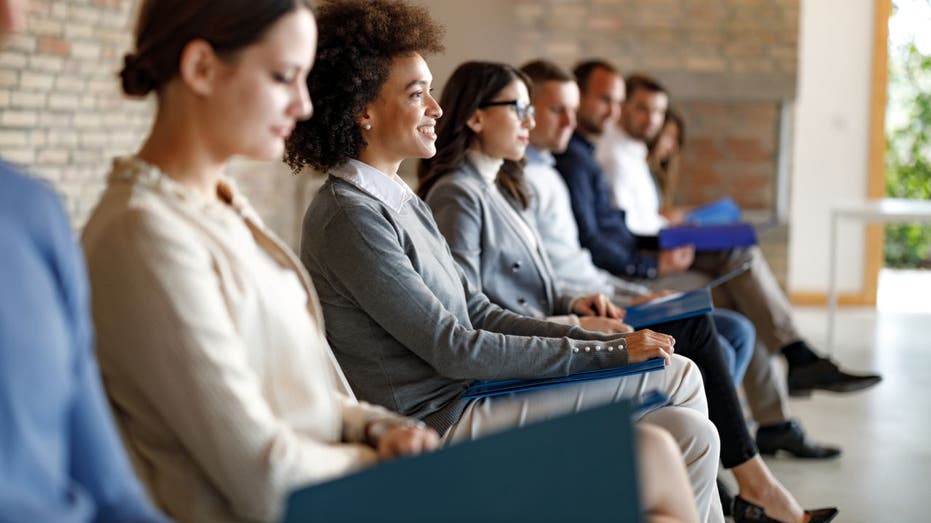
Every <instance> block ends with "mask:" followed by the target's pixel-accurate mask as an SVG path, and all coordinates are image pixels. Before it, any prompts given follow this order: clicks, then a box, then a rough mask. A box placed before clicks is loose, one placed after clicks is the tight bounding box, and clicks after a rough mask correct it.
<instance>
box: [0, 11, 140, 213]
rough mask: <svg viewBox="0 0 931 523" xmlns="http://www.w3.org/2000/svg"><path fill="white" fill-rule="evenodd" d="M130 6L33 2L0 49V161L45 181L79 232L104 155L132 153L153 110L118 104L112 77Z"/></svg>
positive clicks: (125, 42) (98, 185) (98, 184)
mask: <svg viewBox="0 0 931 523" xmlns="http://www.w3.org/2000/svg"><path fill="white" fill-rule="evenodd" d="M134 3H135V2H119V1H114V0H94V1H89V0H84V1H78V0H73V1H68V2H64V1H55V2H51V1H41V0H33V1H31V2H30V12H29V16H28V20H27V29H26V31H25V33H24V34H21V35H18V36H16V37H14V38H13V39H12V40H11V41H10V42H8V44H7V46H6V47H5V48H4V49H3V50H2V51H0V128H2V131H0V156H2V157H3V158H4V159H6V160H8V161H12V162H16V163H20V164H23V165H26V166H27V167H28V168H29V169H30V170H31V171H32V172H33V173H35V174H37V175H39V176H41V177H43V178H46V179H48V180H50V181H52V182H53V183H54V184H55V186H56V188H57V189H58V190H59V192H61V194H62V195H63V196H64V197H65V202H66V207H67V210H68V212H69V214H70V215H71V216H72V218H73V219H74V222H75V224H76V225H80V224H82V223H83V222H84V220H85V219H86V217H87V214H88V213H89V211H90V209H91V208H92V206H93V204H94V202H95V201H96V200H97V196H98V194H99V192H100V190H101V189H102V187H103V173H104V172H105V170H106V168H107V165H108V163H109V158H110V157H112V156H114V155H116V154H125V153H126V152H128V151H131V150H133V149H134V148H136V147H137V145H138V143H139V141H140V139H141V136H142V134H143V133H144V132H145V130H146V129H147V128H148V125H149V118H150V114H151V106H150V104H148V103H145V102H130V101H125V100H123V99H122V97H121V96H120V94H119V91H118V83H117V81H116V77H115V73H116V71H117V70H118V66H119V65H120V63H121V60H122V55H123V53H124V52H125V51H126V50H127V49H128V48H129V44H130V36H129V33H130V31H129V30H128V27H129V26H130V21H129V20H130V18H131V17H132V15H133V12H134Z"/></svg>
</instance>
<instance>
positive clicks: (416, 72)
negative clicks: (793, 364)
mask: <svg viewBox="0 0 931 523" xmlns="http://www.w3.org/2000/svg"><path fill="white" fill-rule="evenodd" d="M318 20H319V23H320V44H319V51H318V54H317V62H316V66H315V69H314V71H313V73H312V74H311V75H310V76H309V77H308V86H309V90H310V94H311V96H312V97H313V98H314V99H315V100H317V101H318V103H319V107H318V110H317V112H316V113H315V114H314V116H313V117H312V118H311V119H309V120H307V121H305V122H301V123H299V124H298V126H297V127H296V128H295V131H294V134H293V135H292V136H291V138H290V139H289V140H288V143H287V154H286V159H287V161H288V162H289V164H290V165H291V166H292V168H294V169H295V171H299V170H301V169H303V168H305V167H307V166H310V167H313V168H315V169H317V170H319V171H323V172H324V173H326V174H328V178H327V180H326V182H325V183H324V185H323V187H322V188H321V189H320V191H319V193H318V194H317V195H316V197H315V198H314V201H313V202H312V203H311V205H310V207H309V208H308V210H307V214H306V216H305V218H304V227H303V237H302V242H301V259H302V261H303V262H304V264H305V265H306V267H307V269H308V271H309V272H310V274H311V277H312V278H313V280H314V284H315V286H316V288H317V290H318V292H319V296H320V300H321V304H322V306H323V312H324V317H325V319H326V332H327V337H328V339H329V341H330V345H331V346H332V347H333V350H334V352H335V353H336V356H337V359H338V360H339V362H340V364H341V365H342V367H343V369H344V370H345V371H346V375H347V378H348V379H349V383H350V385H351V386H352V388H353V390H355V391H356V393H357V394H358V395H359V396H360V397H361V398H362V399H365V400H366V401H370V402H373V403H378V404H381V405H383V406H386V407H388V408H390V409H393V410H396V411H398V412H401V413H402V414H405V415H408V416H413V417H416V418H419V419H421V420H423V421H424V422H425V423H426V424H427V425H429V426H431V427H433V428H435V429H436V430H437V431H438V432H439V433H440V434H443V437H444V441H445V442H446V443H455V442H460V441H467V440H471V439H475V438H478V437H481V436H484V435H487V434H491V433H494V432H497V431H501V430H506V429H509V428H514V427H518V426H521V425H523V424H526V423H531V422H534V421H538V420H543V419H547V418H551V417H555V416H559V415H563V414H567V413H570V412H573V411H576V410H580V409H585V408H590V407H593V406H596V405H600V404H605V403H609V402H612V401H617V400H620V399H622V398H627V397H632V396H636V395H637V394H639V393H641V392H643V391H645V390H647V389H653V388H655V389H659V390H661V391H663V392H664V393H666V394H667V395H668V396H669V397H670V402H671V403H670V406H668V407H664V408H660V409H656V410H654V411H652V412H650V413H648V414H646V415H645V416H643V418H642V419H643V420H645V421H649V422H651V423H654V424H656V425H659V426H661V427H663V428H665V429H667V430H668V431H669V432H670V433H671V434H672V435H673V437H674V438H675V440H676V442H677V443H678V446H679V448H680V450H681V451H682V453H683V455H684V457H685V463H686V465H687V466H688V469H689V474H690V479H691V482H692V486H693V487H694V489H695V493H696V497H697V499H698V500H699V512H700V513H701V516H702V520H705V521H721V520H722V516H721V507H720V504H718V503H717V491H716V488H715V481H714V480H715V474H716V469H717V459H718V441H717V434H716V433H715V431H714V428H713V426H712V425H711V424H710V422H709V421H708V419H707V406H706V402H705V399H704V393H703V389H702V384H701V376H700V374H699V373H698V371H697V369H696V368H695V366H694V365H693V364H692V363H691V362H689V361H687V360H685V359H684V358H681V357H679V356H677V355H674V354H672V352H673V347H672V344H673V340H672V338H671V337H669V336H666V335H663V334H658V333H654V332H651V331H641V332H639V333H636V334H631V335H629V336H623V335H602V334H596V333H593V332H589V331H586V330H583V329H580V328H579V327H577V326H571V325H561V324H556V323H550V322H546V321H541V320H537V319H533V318H529V317H525V316H521V315H518V314H515V313H512V312H509V311H505V310H504V309H501V308H500V307H498V306H495V305H493V304H492V303H491V302H490V301H489V300H488V298H487V297H486V296H485V295H484V294H482V293H481V292H480V290H479V289H477V288H475V287H474V286H472V285H470V284H469V283H468V280H467V279H466V278H465V277H464V276H463V274H462V272H461V270H460V269H459V267H458V266H457V265H456V262H455V260H454V259H453V258H452V256H451V254H450V251H449V248H448V246H447V245H446V242H445V240H444V239H443V236H442V234H441V233H440V232H439V230H438V229H437V227H436V224H435V223H434V221H433V219H432V216H431V212H430V209H429V208H428V207H427V206H426V204H425V203H424V202H423V201H422V200H420V199H419V198H418V197H417V196H416V195H415V194H414V193H413V192H412V191H411V190H410V188H409V187H408V186H407V185H406V184H405V183H404V182H403V180H401V178H400V177H399V176H398V175H397V170H398V167H399V165H400V163H401V162H402V161H403V160H404V159H406V158H425V157H429V156H432V155H433V154H435V152H436V151H435V147H434V142H435V140H436V134H435V126H436V123H437V120H438V119H440V118H441V117H442V110H441V109H440V107H439V106H438V105H437V103H436V100H434V99H433V97H432V96H431V94H430V87H431V83H432V75H431V74H430V70H429V68H428V67H427V64H426V62H425V61H424V59H423V57H422V54H423V53H429V52H437V51H440V50H441V49H442V46H441V44H440V29H439V28H438V27H437V26H436V24H435V23H434V22H433V21H432V20H431V19H430V17H429V15H428V14H427V11H426V10H425V9H423V8H419V7H413V6H410V5H408V4H405V3H403V2H400V1H393V0H338V1H332V2H328V3H326V4H324V5H323V6H321V8H320V9H319V11H318ZM655 357H662V358H665V359H666V360H667V362H668V365H667V367H666V369H665V370H664V371H662V372H656V373H649V374H645V375H638V376H633V377H627V378H618V379H608V380H602V381H598V382H590V383H587V384H583V385H570V386H564V387H560V388H557V389H547V390H543V391H539V392H529V393H518V394H510V395H504V396H498V397H493V398H482V399H478V400H465V399H463V398H462V395H463V394H464V392H465V391H466V389H467V388H468V386H469V385H470V384H471V383H472V382H473V381H475V380H483V379H500V378H537V377H547V376H565V375H567V374H571V373H574V372H579V371H583V370H590V369H599V368H607V367H619V366H624V365H627V364H629V363H636V362H640V361H644V360H646V359H649V358H655ZM610 437H611V436H610V435H606V439H608V440H610ZM645 490H650V491H651V492H655V490H652V489H645ZM685 497H686V498H688V496H685ZM715 505H717V506H715ZM692 510H693V511H694V508H693V509H692ZM685 519H690V518H688V517H686V518H685Z"/></svg>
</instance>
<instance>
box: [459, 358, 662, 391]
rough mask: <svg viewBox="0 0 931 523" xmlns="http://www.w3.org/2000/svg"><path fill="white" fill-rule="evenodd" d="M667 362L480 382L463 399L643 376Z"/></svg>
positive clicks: (660, 367)
mask: <svg viewBox="0 0 931 523" xmlns="http://www.w3.org/2000/svg"><path fill="white" fill-rule="evenodd" d="M665 361H666V360H664V359H662V358H656V359H652V360H647V361H642V362H640V363H633V364H630V365H626V366H624V367H613V368H610V369H598V370H588V371H583V372H577V373H575V374H570V375H568V376H559V377H556V378H537V379H523V380H518V379H512V380H494V381H478V382H475V383H473V384H472V385H471V386H470V387H469V388H468V390H466V393H465V394H464V395H463V396H462V397H463V399H474V398H484V397H488V396H499V395H501V394H510V393H512V392H526V391H528V390H537V389H545V388H547V387H558V386H560V385H569V384H571V383H579V382H582V381H592V380H601V379H606V378H620V377H623V376H633V375H634V374H643V373H645V372H653V371H656V370H661V369H663V368H664V367H665V366H666V363H665Z"/></svg>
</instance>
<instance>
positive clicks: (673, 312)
mask: <svg viewBox="0 0 931 523" xmlns="http://www.w3.org/2000/svg"><path fill="white" fill-rule="evenodd" d="M743 270H746V269H745V268H744V269H741V272H742V271H743ZM712 310H714V304H713V303H712V301H711V289H710V288H709V287H702V288H700V289H695V290H694V291H688V292H680V293H676V294H670V295H669V296H663V297H662V298H657V299H655V300H651V301H648V302H646V303H641V304H639V305H633V306H631V307H628V308H627V313H626V314H625V315H624V323H626V324H628V325H630V326H631V327H633V328H635V329H642V328H644V327H649V326H650V325H656V324H657V323H666V322H668V321H675V320H681V319H683V318H691V317H692V316H698V315H700V314H707V313H709V312H711V311H712Z"/></svg>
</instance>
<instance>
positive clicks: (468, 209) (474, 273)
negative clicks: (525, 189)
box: [426, 161, 573, 319]
mask: <svg viewBox="0 0 931 523" xmlns="http://www.w3.org/2000/svg"><path fill="white" fill-rule="evenodd" d="M497 192H498V189H497V187H496V186H494V185H490V184H488V183H487V182H486V181H485V180H484V179H483V178H482V175H481V174H479V172H478V170H477V169H476V168H475V167H474V166H473V165H472V164H471V163H469V162H468V161H466V162H464V163H463V164H462V166H461V167H460V168H459V169H458V170H456V171H453V172H451V173H449V174H447V175H446V176H443V177H442V178H440V179H439V180H437V182H436V185H434V186H433V187H432V188H431V189H430V193H429V194H427V198H426V201H427V204H428V205H429V206H430V208H431V209H432V210H433V217H434V218H435V219H436V224H437V226H438V227H439V229H440V232H442V233H443V236H445V237H446V241H447V242H448V243H449V248H450V250H451V251H452V253H453V258H455V260H456V262H458V263H459V266H460V267H462V270H463V272H464V273H465V275H466V278H468V280H469V283H470V284H472V285H475V286H476V287H477V288H478V289H481V291H482V292H483V293H485V295H487V296H488V298H489V299H490V300H491V301H492V303H496V304H498V305H500V306H502V307H504V308H505V309H508V310H511V311H514V312H517V313H519V314H523V315H525V316H532V317H534V318H540V319H543V318H545V317H547V316H555V315H557V314H567V313H569V312H570V311H569V304H570V302H571V301H572V298H573V297H572V296H570V295H567V294H565V293H560V292H559V291H558V290H557V289H556V286H555V282H556V278H555V277H554V275H553V271H552V268H551V266H550V263H549V259H548V258H547V256H546V252H544V251H543V250H542V249H543V241H542V240H541V239H540V235H539V234H538V233H537V227H536V224H535V223H534V218H533V214H532V213H530V212H525V211H523V210H521V209H518V208H517V206H516V205H514V204H512V203H511V202H510V201H508V200H507V199H506V198H507V197H506V196H503V195H501V194H500V193H498V194H495V193H497ZM508 205H509V206H511V209H510V210H509V209H507V208H505V206H508ZM512 210H513V211H516V213H517V214H515V212H512ZM517 215H520V216H521V217H522V218H523V219H524V221H525V222H527V225H529V228H530V230H531V232H532V233H533V234H534V235H535V236H536V240H537V247H536V248H534V246H533V245H532V244H531V243H530V242H528V241H527V239H526V237H525V234H524V232H523V231H522V230H521V224H519V223H517V220H518V219H519V218H518V216H517Z"/></svg>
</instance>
